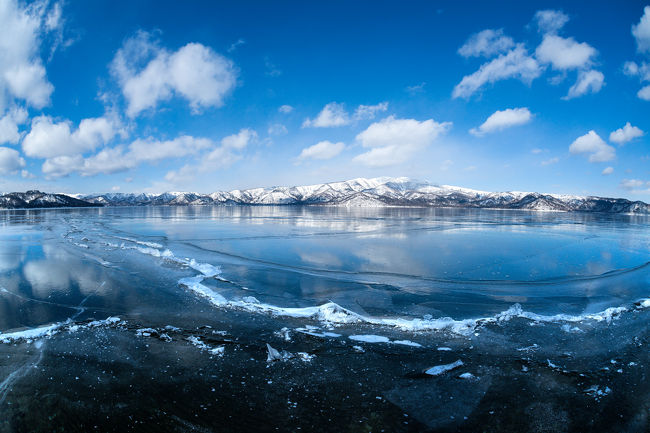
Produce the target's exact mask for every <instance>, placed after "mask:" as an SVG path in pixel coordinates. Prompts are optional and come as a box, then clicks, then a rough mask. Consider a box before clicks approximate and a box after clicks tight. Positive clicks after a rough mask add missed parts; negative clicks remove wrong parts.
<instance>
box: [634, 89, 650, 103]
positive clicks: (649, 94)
mask: <svg viewBox="0 0 650 433" xmlns="http://www.w3.org/2000/svg"><path fill="white" fill-rule="evenodd" d="M636 96H638V97H639V99H643V100H644V101H650V86H645V87H642V88H641V89H640V90H639V91H638V92H637V94H636Z"/></svg>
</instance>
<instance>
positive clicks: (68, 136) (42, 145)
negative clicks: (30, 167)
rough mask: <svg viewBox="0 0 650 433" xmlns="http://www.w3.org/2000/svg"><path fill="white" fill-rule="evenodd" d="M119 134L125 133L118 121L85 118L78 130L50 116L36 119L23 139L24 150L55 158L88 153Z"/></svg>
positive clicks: (69, 123)
mask: <svg viewBox="0 0 650 433" xmlns="http://www.w3.org/2000/svg"><path fill="white" fill-rule="evenodd" d="M117 133H124V131H123V130H122V129H121V126H120V124H119V122H118V121H117V120H116V119H115V118H108V117H96V118H89V119H83V120H82V121H81V122H80V123H79V127H77V128H76V129H74V127H73V126H72V123H71V122H70V121H67V120H65V121H60V122H56V121H54V119H52V118H51V117H50V116H39V117H36V118H34V119H32V126H31V130H30V131H29V133H28V134H27V135H26V136H25V138H24V139H23V143H22V146H23V151H24V152H25V154H26V155H27V156H30V157H34V158H53V157H57V156H70V155H76V154H81V153H85V152H88V151H92V150H94V149H96V148H97V147H98V146H99V145H101V144H105V143H108V142H109V141H111V140H112V139H113V137H115V135H116V134H117Z"/></svg>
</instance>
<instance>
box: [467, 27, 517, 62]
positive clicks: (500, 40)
mask: <svg viewBox="0 0 650 433" xmlns="http://www.w3.org/2000/svg"><path fill="white" fill-rule="evenodd" d="M514 46H515V41H513V40H512V38H511V37H510V36H505V35H504V34H503V29H498V30H492V29H487V30H483V31H481V32H478V33H475V34H473V35H472V36H470V37H469V38H468V39H467V41H466V42H465V44H463V46H462V47H460V48H459V49H458V54H460V55H461V56H463V57H481V56H482V57H492V56H494V55H496V54H500V53H504V52H506V51H508V50H509V49H511V48H512V47H514Z"/></svg>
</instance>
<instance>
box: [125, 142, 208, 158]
mask: <svg viewBox="0 0 650 433" xmlns="http://www.w3.org/2000/svg"><path fill="white" fill-rule="evenodd" d="M210 146H213V141H212V140H210V139H208V138H196V137H192V136H189V135H183V136H180V137H177V138H174V139H173V140H164V141H160V140H155V139H153V138H147V139H137V140H135V141H133V142H132V143H131V144H130V145H129V151H128V153H127V154H126V155H125V156H124V157H125V159H127V160H133V161H136V163H140V162H154V161H161V160H163V159H168V158H180V157H183V156H187V155H196V154H198V153H199V152H200V151H201V150H205V149H208V148H209V147H210Z"/></svg>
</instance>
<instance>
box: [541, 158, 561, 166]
mask: <svg viewBox="0 0 650 433" xmlns="http://www.w3.org/2000/svg"><path fill="white" fill-rule="evenodd" d="M558 162H560V158H558V157H557V156H556V157H554V158H549V159H547V160H545V161H542V162H541V164H542V165H552V164H557V163H558Z"/></svg>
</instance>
